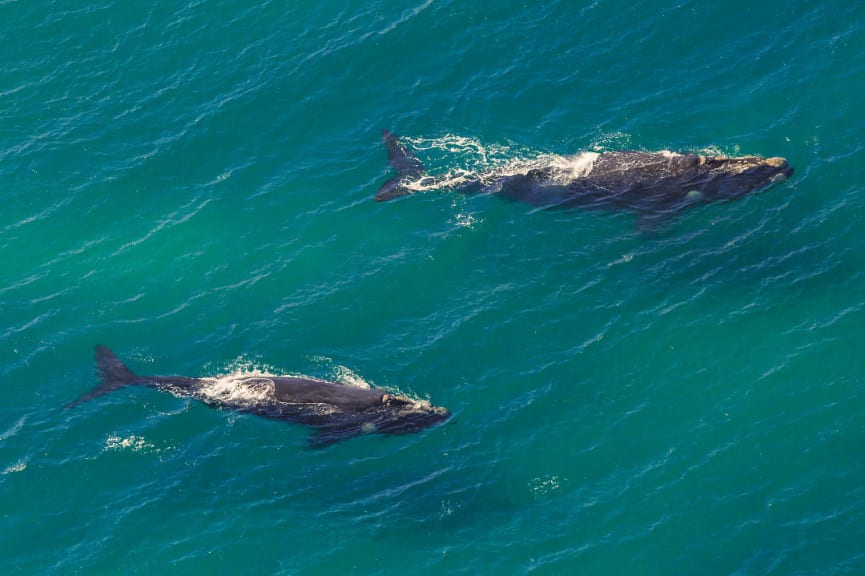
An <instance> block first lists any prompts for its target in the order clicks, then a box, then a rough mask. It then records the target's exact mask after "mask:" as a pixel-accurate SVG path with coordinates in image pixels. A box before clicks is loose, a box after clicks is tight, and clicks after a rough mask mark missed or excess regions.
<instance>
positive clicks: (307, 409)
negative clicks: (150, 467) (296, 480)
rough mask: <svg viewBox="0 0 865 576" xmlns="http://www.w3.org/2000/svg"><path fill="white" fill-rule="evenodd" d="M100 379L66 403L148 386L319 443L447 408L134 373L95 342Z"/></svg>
mask: <svg viewBox="0 0 865 576" xmlns="http://www.w3.org/2000/svg"><path fill="white" fill-rule="evenodd" d="M95 357H96V366H97V369H98V373H99V377H100V379H101V383H100V384H99V385H98V386H96V388H94V389H93V390H91V391H90V392H89V393H88V394H86V395H84V396H83V397H81V398H79V399H78V400H75V401H73V402H70V403H69V404H67V405H66V408H70V407H72V406H75V405H78V404H81V403H83V402H86V401H88V400H91V399H93V398H96V397H97V396H101V395H103V394H107V393H109V392H112V391H114V390H118V389H120V388H123V387H125V386H132V385H138V386H148V387H151V388H156V389H157V390H162V391H165V392H170V393H172V394H174V395H176V396H180V397H184V398H194V399H197V400H200V401H202V402H204V403H205V404H207V405H209V406H213V407H216V408H226V409H230V410H235V411H238V412H244V413H248V414H255V415H258V416H263V417H265V418H271V419H275V420H283V421H287V422H294V423H298V424H305V425H307V426H311V427H313V428H315V430H316V432H315V433H314V434H313V435H312V436H311V437H310V445H311V446H313V447H323V446H327V445H329V444H333V443H334V442H338V441H340V440H345V439H348V438H352V437H354V436H358V435H361V434H368V433H373V432H377V433H381V434H406V433H410V432H416V431H419V430H422V429H424V428H428V427H430V426H433V425H435V424H438V423H440V422H444V421H445V420H447V419H448V418H449V417H450V412H449V411H448V410H447V409H445V408H441V407H438V406H432V405H431V404H430V403H429V402H426V401H423V400H413V399H410V398H407V397H404V396H399V395H396V394H392V393H390V392H387V391H385V390H382V389H378V388H365V387H360V386H351V385H347V384H341V383H338V382H330V381H327V380H318V379H313V378H304V377H295V376H240V377H236V378H234V377H230V378H229V379H228V380H229V381H228V382H226V381H225V380H226V379H219V378H188V377H185V376H139V375H137V374H135V373H133V372H132V371H131V370H129V368H127V367H126V365H125V364H124V363H123V362H122V361H121V360H120V359H119V358H118V357H117V356H115V355H114V353H113V352H112V351H111V350H109V349H108V348H106V347H105V346H101V345H100V346H97V347H96V351H95Z"/></svg>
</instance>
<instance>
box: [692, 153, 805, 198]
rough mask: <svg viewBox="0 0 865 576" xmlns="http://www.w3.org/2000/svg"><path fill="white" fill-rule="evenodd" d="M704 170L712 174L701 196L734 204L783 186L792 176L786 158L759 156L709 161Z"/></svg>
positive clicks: (705, 182)
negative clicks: (778, 184) (773, 186)
mask: <svg viewBox="0 0 865 576" xmlns="http://www.w3.org/2000/svg"><path fill="white" fill-rule="evenodd" d="M705 167H706V168H708V170H709V172H708V175H707V177H706V179H705V180H704V182H703V186H701V192H702V194H703V195H704V196H705V200H707V201H724V200H735V199H736V198H740V197H742V196H744V195H746V194H749V193H751V192H759V191H761V190H765V189H766V188H768V187H770V186H771V185H773V184H775V183H778V182H783V181H784V180H786V179H787V178H789V177H790V176H791V175H792V174H793V168H792V167H791V166H790V164H789V163H788V162H787V160H785V159H784V158H763V157H760V156H740V157H735V158H725V157H718V158H706V159H705Z"/></svg>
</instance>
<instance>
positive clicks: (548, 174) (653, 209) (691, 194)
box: [374, 130, 793, 221]
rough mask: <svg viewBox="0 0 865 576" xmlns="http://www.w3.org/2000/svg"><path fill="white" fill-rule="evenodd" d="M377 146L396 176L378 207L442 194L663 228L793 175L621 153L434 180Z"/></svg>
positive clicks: (747, 163) (413, 161)
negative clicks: (626, 216)
mask: <svg viewBox="0 0 865 576" xmlns="http://www.w3.org/2000/svg"><path fill="white" fill-rule="evenodd" d="M382 140H383V142H384V144H385V147H386V148H387V154H388V162H389V164H390V166H391V167H392V168H393V170H394V171H395V172H396V176H395V177H392V178H390V179H388V180H387V181H386V182H385V183H384V184H382V185H381V187H380V188H379V190H378V192H377V193H376V194H375V197H374V199H375V200H376V201H377V202H384V201H387V200H393V199H395V198H399V197H401V196H406V195H409V194H412V193H414V192H419V191H426V190H431V189H440V190H455V191H457V192H461V193H463V194H479V193H486V194H491V195H494V196H497V197H499V198H502V199H504V200H509V201H517V202H525V203H527V204H530V205H533V206H538V207H541V208H545V209H568V208H582V209H589V210H592V209H594V210H627V211H631V212H635V213H637V214H638V215H639V216H640V217H641V219H642V220H643V221H652V220H655V221H662V220H665V219H668V218H670V217H671V216H673V215H675V214H678V213H679V212H681V211H683V210H686V209H691V208H694V207H696V206H700V205H703V204H708V203H712V202H723V201H730V200H735V199H737V198H740V197H742V196H745V195H746V194H749V193H751V192H756V191H760V190H764V189H766V188H769V187H770V186H772V185H773V184H776V183H778V182H782V181H784V180H786V179H787V178H789V177H790V176H791V175H792V174H793V168H792V167H791V166H790V165H789V163H788V162H787V160H786V159H784V158H780V157H769V158H764V157H762V156H722V155H716V156H713V155H704V154H693V153H680V152H670V151H666V150H664V151H660V152H644V151H639V150H624V151H611V152H600V153H598V152H583V153H581V154H577V155H574V156H571V157H555V156H551V157H550V160H548V161H539V162H530V163H526V164H525V165H524V168H522V169H520V168H519V166H518V167H517V168H516V169H513V170H504V171H503V170H501V169H498V170H489V171H486V172H484V171H481V172H476V173H472V172H463V173H458V174H457V175H456V176H455V175H453V174H447V175H441V176H434V175H430V174H428V173H427V171H426V169H425V167H424V165H423V163H422V162H421V161H420V160H419V159H418V158H417V157H416V156H415V155H414V154H413V153H412V151H411V150H410V149H409V148H408V147H407V146H406V145H405V143H404V142H402V140H400V138H399V137H397V136H396V135H395V134H393V133H392V132H389V131H388V130H383V131H382Z"/></svg>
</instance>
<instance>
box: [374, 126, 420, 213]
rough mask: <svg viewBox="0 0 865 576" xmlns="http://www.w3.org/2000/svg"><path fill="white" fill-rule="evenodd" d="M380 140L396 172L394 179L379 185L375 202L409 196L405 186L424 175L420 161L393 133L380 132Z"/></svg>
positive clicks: (409, 191)
mask: <svg viewBox="0 0 865 576" xmlns="http://www.w3.org/2000/svg"><path fill="white" fill-rule="evenodd" d="M381 139H382V141H383V142H384V144H385V146H386V147H387V160H388V163H389V164H390V165H391V166H392V167H393V169H394V170H396V177H395V178H391V179H390V180H388V181H387V182H385V183H384V184H382V185H381V188H379V189H378V193H376V195H375V201H376V202H384V201H385V200H392V199H394V198H399V197H400V196H405V195H406V194H411V190H410V189H409V188H408V186H407V184H409V183H410V182H412V181H415V180H417V179H418V178H420V177H422V176H423V175H424V174H426V169H425V168H424V167H423V164H421V161H420V160H418V159H417V158H415V157H414V155H413V154H412V153H411V152H410V151H409V149H408V148H406V147H405V144H403V143H402V142H400V140H399V138H398V137H397V136H396V135H395V134H394V133H393V132H389V131H388V130H382V131H381Z"/></svg>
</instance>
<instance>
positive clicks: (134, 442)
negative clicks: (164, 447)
mask: <svg viewBox="0 0 865 576" xmlns="http://www.w3.org/2000/svg"><path fill="white" fill-rule="evenodd" d="M102 451H103V452H123V451H130V452H139V453H145V454H151V453H155V452H159V450H158V449H157V448H156V446H155V445H154V444H153V443H152V442H148V441H147V440H145V439H144V437H143V436H136V435H135V434H131V435H129V436H125V437H123V436H119V435H117V434H112V435H111V436H109V437H108V438H106V439H105V446H104V447H103V449H102Z"/></svg>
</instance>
